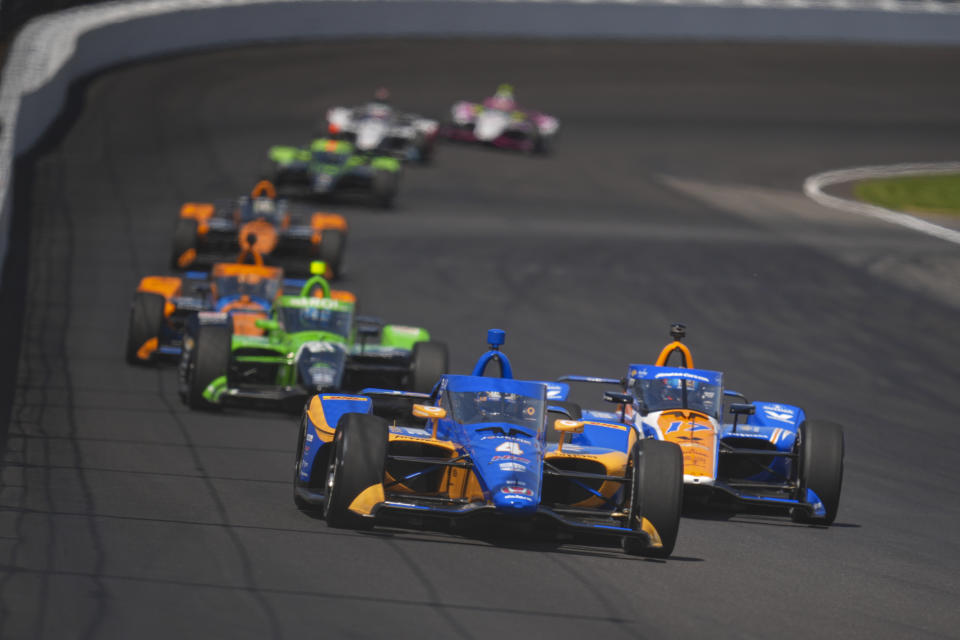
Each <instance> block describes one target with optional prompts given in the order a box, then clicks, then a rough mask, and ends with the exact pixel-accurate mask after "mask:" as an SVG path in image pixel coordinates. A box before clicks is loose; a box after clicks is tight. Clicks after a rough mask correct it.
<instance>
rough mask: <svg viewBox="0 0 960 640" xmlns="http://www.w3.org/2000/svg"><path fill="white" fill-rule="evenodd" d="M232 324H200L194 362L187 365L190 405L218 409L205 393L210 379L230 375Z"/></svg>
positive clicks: (194, 349)
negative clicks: (228, 370)
mask: <svg viewBox="0 0 960 640" xmlns="http://www.w3.org/2000/svg"><path fill="white" fill-rule="evenodd" d="M231 338H232V336H231V331H230V327H229V326H226V325H219V324H211V325H200V326H199V328H198V330H197V335H196V337H195V338H194V340H195V344H194V346H193V353H192V354H191V358H192V362H191V363H190V364H189V365H188V366H189V369H188V373H187V384H188V396H187V401H188V404H189V405H190V408H191V409H207V410H215V409H219V408H220V403H219V402H214V401H212V399H210V398H208V397H207V396H206V395H205V392H206V390H207V387H208V386H209V385H210V383H211V382H213V381H214V380H216V379H217V378H219V377H221V376H225V375H227V369H228V367H229V365H230V343H231Z"/></svg>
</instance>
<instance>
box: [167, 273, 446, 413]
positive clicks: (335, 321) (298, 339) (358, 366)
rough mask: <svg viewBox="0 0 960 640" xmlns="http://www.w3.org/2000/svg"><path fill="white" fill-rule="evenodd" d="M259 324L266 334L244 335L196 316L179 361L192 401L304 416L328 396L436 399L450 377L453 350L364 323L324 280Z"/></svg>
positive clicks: (183, 391)
mask: <svg viewBox="0 0 960 640" xmlns="http://www.w3.org/2000/svg"><path fill="white" fill-rule="evenodd" d="M247 324H248V325H249V323H247ZM254 324H255V326H256V328H257V329H258V330H259V331H254V332H253V333H254V335H250V334H249V333H247V334H243V335H241V334H239V333H235V332H234V321H232V320H231V318H230V316H228V315H227V314H222V313H200V314H197V316H196V319H195V322H193V323H192V324H191V325H190V326H188V328H187V338H186V339H185V340H184V350H183V356H182V358H181V362H180V371H179V381H180V384H179V389H180V395H181V398H182V399H183V400H184V402H185V403H187V404H188V405H190V406H191V407H193V408H217V407H221V406H224V405H244V406H252V407H263V408H281V409H285V410H289V411H298V410H299V409H300V408H301V407H302V406H303V403H304V402H305V401H306V400H307V398H309V397H310V396H311V395H313V394H315V393H319V392H324V391H340V390H343V391H356V390H360V389H363V388H367V387H386V388H403V389H409V390H411V391H415V392H422V393H429V392H430V390H431V389H432V386H433V384H434V382H435V381H436V380H437V379H438V378H439V377H440V375H442V374H444V373H446V371H447V361H448V356H447V348H446V346H445V345H444V344H442V343H439V342H435V341H431V340H430V334H429V332H428V331H427V330H426V329H423V328H421V327H408V326H403V325H393V324H383V323H382V322H381V321H379V320H377V319H375V318H369V317H357V315H356V303H355V301H354V298H353V295H352V294H349V293H347V292H343V291H331V289H330V286H329V284H328V283H327V281H326V280H324V279H323V278H322V277H319V276H315V277H313V278H311V279H310V280H308V281H307V283H306V284H305V285H304V287H303V290H302V291H301V292H300V295H295V296H290V295H285V296H280V297H278V298H277V299H276V301H275V302H274V304H273V306H272V308H271V310H270V313H269V316H268V317H265V318H264V317H262V318H260V319H257V320H256V321H255V323H254ZM256 333H262V335H256Z"/></svg>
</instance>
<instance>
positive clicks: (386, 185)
mask: <svg viewBox="0 0 960 640" xmlns="http://www.w3.org/2000/svg"><path fill="white" fill-rule="evenodd" d="M399 185H400V179H399V177H398V175H397V173H396V172H395V171H384V170H380V171H376V172H374V174H373V182H372V184H371V189H372V191H373V200H374V202H375V203H376V204H377V206H378V207H382V208H384V209H390V208H391V207H393V201H394V199H395V198H396V197H397V190H398V188H399Z"/></svg>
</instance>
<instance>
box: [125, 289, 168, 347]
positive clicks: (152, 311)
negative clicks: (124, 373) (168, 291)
mask: <svg viewBox="0 0 960 640" xmlns="http://www.w3.org/2000/svg"><path fill="white" fill-rule="evenodd" d="M166 304H167V301H166V299H165V298H164V297H163V296H162V295H160V294H158V293H147V292H146V291H138V292H136V293H135V294H133V303H132V304H131V305H130V325H129V327H128V328H127V352H126V355H127V362H128V363H129V364H147V363H148V362H149V360H141V359H140V358H138V357H137V351H139V350H140V347H142V346H143V345H144V343H146V342H147V340H150V339H151V338H159V337H160V331H161V330H162V329H163V320H164V315H163V309H164V307H165V306H166Z"/></svg>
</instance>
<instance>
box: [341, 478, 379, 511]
mask: <svg viewBox="0 0 960 640" xmlns="http://www.w3.org/2000/svg"><path fill="white" fill-rule="evenodd" d="M386 499H387V498H386V496H385V495H384V494H383V483H382V482H378V483H377V484H372V485H370V486H369V487H367V488H366V489H364V490H363V491H361V492H360V495H358V496H357V497H356V498H354V499H353V502H351V503H350V506H349V507H347V508H348V509H350V511H353V512H354V513H358V514H360V515H362V516H368V515H370V514H371V513H372V512H373V508H374V507H375V506H376V505H378V504H380V503H381V502H383V501H385V500H386Z"/></svg>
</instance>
